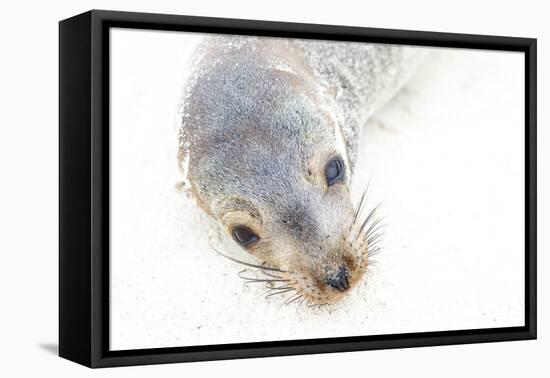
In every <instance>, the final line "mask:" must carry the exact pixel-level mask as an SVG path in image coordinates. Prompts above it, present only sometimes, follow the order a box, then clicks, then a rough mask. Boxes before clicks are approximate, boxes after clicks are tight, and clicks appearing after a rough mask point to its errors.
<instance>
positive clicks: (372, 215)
mask: <svg viewBox="0 0 550 378" xmlns="http://www.w3.org/2000/svg"><path fill="white" fill-rule="evenodd" d="M383 204H384V202H383V201H382V202H380V203H378V205H376V206H375V207H374V208H373V209H372V210H371V211H370V212H369V214H368V215H367V217H366V218H365V220H364V221H363V224H361V227H359V230H358V231H357V234H356V235H355V238H354V239H353V241H354V242H355V241H356V240H357V239H358V238H359V236H360V235H361V234H362V233H363V230H364V228H365V227H366V226H367V224H368V223H369V221H370V220H371V219H372V218H373V217H374V216H375V215H376V213H377V212H378V210H379V209H380V207H381V206H382V205H383ZM382 219H383V218H382ZM377 221H378V220H376V221H375V222H377ZM369 229H370V228H369Z"/></svg>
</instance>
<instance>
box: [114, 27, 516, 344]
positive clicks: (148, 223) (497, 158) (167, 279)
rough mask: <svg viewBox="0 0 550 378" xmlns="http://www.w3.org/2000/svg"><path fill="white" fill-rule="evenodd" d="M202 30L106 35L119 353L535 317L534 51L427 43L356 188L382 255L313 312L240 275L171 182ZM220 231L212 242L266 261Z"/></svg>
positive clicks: (383, 122) (364, 150) (389, 109)
mask: <svg viewBox="0 0 550 378" xmlns="http://www.w3.org/2000/svg"><path fill="white" fill-rule="evenodd" d="M200 38H202V36H201V35H200V34H199V35H197V34H190V33H181V32H158V31H144V30H131V29H130V30H128V29H114V30H112V31H111V55H110V56H111V97H110V98H111V107H110V109H111V124H110V125H111V154H110V159H111V172H110V173H111V181H110V184H111V223H110V226H111V233H110V236H111V244H110V245H111V250H110V252H111V254H110V269H111V275H110V277H111V286H110V288H111V292H110V294H111V297H110V298H111V307H110V309H111V322H110V326H111V338H110V342H111V344H110V345H111V349H114V350H120V349H135V348H159V347H170V346H186V345H197V344H202V345H204V344H220V343H237V342H253V341H273V340H289V339H311V338H320V337H335V336H352V335H373V334H388V333H410V332H426V331H443V330H451V329H473V328H494V327H513V326H521V325H523V324H524V319H523V318H524V269H525V268H524V259H525V257H524V245H525V238H524V234H523V233H522V232H518V230H521V229H523V227H524V224H525V221H524V182H523V180H522V177H523V176H524V164H525V163H524V147H523V146H524V123H525V122H524V101H525V97H524V59H525V57H524V54H523V53H517V52H501V51H486V50H466V49H441V48H431V49H421V48H418V50H421V51H423V52H424V54H425V55H426V56H425V58H424V60H423V62H422V64H421V67H419V69H418V70H417V71H416V72H415V73H414V76H413V78H412V79H411V80H410V81H409V82H408V83H407V84H406V86H405V87H404V88H403V89H402V90H401V91H400V92H399V94H398V95H397V96H395V97H394V98H393V99H391V100H390V101H389V102H388V103H387V104H386V105H385V106H384V107H383V108H382V109H380V110H379V111H377V112H376V114H375V115H374V116H373V117H372V118H371V119H370V120H369V122H368V124H367V125H365V129H364V131H363V133H362V135H361V140H360V148H359V158H358V159H357V160H358V164H357V169H356V170H355V173H354V176H353V182H352V185H351V192H352V198H354V200H355V201H354V202H355V203H357V202H358V201H359V197H360V195H361V193H362V191H363V190H364V188H365V187H366V186H367V185H368V183H369V180H370V182H371V184H370V190H369V195H368V198H367V202H366V204H365V208H366V209H365V210H366V211H365V214H366V213H368V210H369V209H371V208H372V207H374V206H376V204H377V203H378V202H379V201H381V200H383V201H384V205H383V207H382V208H381V209H380V214H381V216H383V217H384V222H385V224H386V227H385V229H384V240H383V243H382V244H381V245H382V253H380V254H379V255H377V256H376V257H374V258H373V260H375V261H376V264H377V265H374V264H371V267H370V268H369V270H368V272H367V275H366V277H365V278H364V279H363V280H362V281H361V283H360V284H359V285H358V287H357V288H354V290H352V292H351V293H350V294H349V295H348V296H346V298H345V299H344V300H342V301H340V302H338V303H336V304H333V305H332V306H331V307H330V308H329V309H327V308H323V309H310V308H307V307H306V306H305V305H304V306H302V307H300V306H299V305H298V304H299V302H295V303H294V304H292V305H288V306H284V305H283V303H284V301H285V300H288V298H289V297H291V296H288V295H287V296H282V297H275V298H270V299H269V300H266V299H264V297H263V296H264V292H265V290H266V288H265V287H263V286H262V285H260V284H257V283H256V284H249V285H245V284H244V281H242V280H241V279H240V278H239V277H238V272H239V271H241V270H242V268H243V267H242V266H241V265H237V264H235V263H234V262H231V261H228V260H226V259H224V258H222V257H221V256H219V255H217V254H216V253H214V251H213V250H212V249H211V247H210V246H209V244H208V234H209V232H212V231H213V229H216V226H215V225H214V227H213V225H212V223H213V222H212V221H211V220H210V219H209V217H207V216H206V215H205V214H204V212H203V211H202V210H201V209H199V208H198V207H197V206H196V205H195V204H194V202H193V201H190V200H189V199H188V198H186V196H185V195H183V194H182V193H179V192H178V191H177V190H176V189H175V183H176V182H177V181H180V180H181V179H182V177H181V176H180V175H179V174H178V172H177V161H176V154H177V141H178V140H177V128H178V123H179V122H178V121H179V120H178V117H177V116H176V109H177V106H176V105H177V103H178V100H179V98H180V94H181V92H182V87H183V84H182V77H184V76H185V75H186V73H187V72H188V71H189V66H188V61H189V57H190V53H191V52H192V51H193V47H194V45H195V43H197V41H198V40H200ZM497 141H498V142H497ZM221 234H223V236H222V235H220V237H219V238H218V239H219V240H217V241H216V242H215V245H216V248H218V249H221V250H222V251H224V252H225V253H227V254H229V255H231V256H233V257H236V258H239V259H242V260H245V261H252V262H258V263H259V261H254V259H253V257H251V256H250V255H248V254H247V253H246V252H244V251H243V250H242V249H241V248H239V247H237V246H236V245H235V243H234V242H233V241H232V240H231V239H230V238H229V237H227V236H225V232H222V233H221ZM246 276H249V277H250V276H254V273H253V272H248V273H247V274H246ZM320 325H322V327H320Z"/></svg>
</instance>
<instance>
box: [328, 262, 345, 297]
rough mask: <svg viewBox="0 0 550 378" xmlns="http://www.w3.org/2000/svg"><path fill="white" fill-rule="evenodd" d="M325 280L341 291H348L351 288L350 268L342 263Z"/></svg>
mask: <svg viewBox="0 0 550 378" xmlns="http://www.w3.org/2000/svg"><path fill="white" fill-rule="evenodd" d="M325 282H326V284H327V285H328V286H330V287H333V288H335V289H337V290H339V291H346V290H347V289H349V282H348V269H347V268H346V267H345V266H344V265H342V266H341V267H340V268H339V269H338V271H337V272H336V273H334V274H332V275H329V276H328V277H327V278H326V280H325Z"/></svg>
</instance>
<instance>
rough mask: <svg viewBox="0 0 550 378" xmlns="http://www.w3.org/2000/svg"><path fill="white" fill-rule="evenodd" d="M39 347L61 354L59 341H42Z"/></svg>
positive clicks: (54, 353) (51, 352)
mask: <svg viewBox="0 0 550 378" xmlns="http://www.w3.org/2000/svg"><path fill="white" fill-rule="evenodd" d="M38 347H39V348H40V349H42V350H45V351H46V352H48V353H50V354H53V355H56V356H57V355H58V354H59V346H58V345H57V343H40V344H38Z"/></svg>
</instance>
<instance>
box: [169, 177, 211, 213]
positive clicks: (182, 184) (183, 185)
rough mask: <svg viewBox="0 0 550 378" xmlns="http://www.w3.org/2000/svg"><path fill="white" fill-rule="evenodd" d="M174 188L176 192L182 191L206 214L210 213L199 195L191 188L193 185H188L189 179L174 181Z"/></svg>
mask: <svg viewBox="0 0 550 378" xmlns="http://www.w3.org/2000/svg"><path fill="white" fill-rule="evenodd" d="M174 189H176V191H177V192H178V193H183V194H185V196H186V197H187V198H188V199H190V200H191V201H193V202H194V203H195V204H196V205H197V206H198V207H200V208H201V209H202V210H204V212H206V214H208V215H212V214H211V212H210V210H209V209H208V207H207V206H206V205H205V203H204V201H203V200H202V198H201V196H200V195H199V194H198V193H197V192H196V191H195V190H193V187H192V186H191V185H190V183H189V181H185V180H182V181H178V182H176V185H174Z"/></svg>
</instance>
